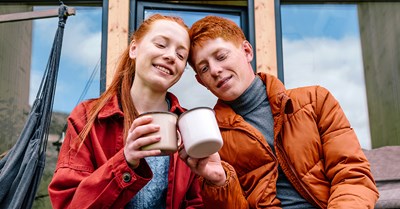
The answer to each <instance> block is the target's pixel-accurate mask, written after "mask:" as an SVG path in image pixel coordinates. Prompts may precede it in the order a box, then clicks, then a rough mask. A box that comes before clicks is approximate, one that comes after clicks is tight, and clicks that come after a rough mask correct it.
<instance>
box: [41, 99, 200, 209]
mask: <svg viewBox="0 0 400 209" xmlns="http://www.w3.org/2000/svg"><path fill="white" fill-rule="evenodd" d="M167 96H168V98H169V99H170V101H171V109H170V111H171V112H174V113H176V114H178V115H179V114H181V113H182V112H184V109H183V108H182V107H181V106H180V105H179V102H178V100H177V98H176V97H175V96H174V95H172V94H171V93H168V94H167ZM92 101H93V100H90V101H86V102H83V103H81V104H79V105H78V106H77V107H76V108H75V109H74V110H73V111H72V113H71V115H70V116H69V118H68V129H67V132H66V136H65V139H64V142H63V145H62V148H61V151H60V154H59V159H58V162H57V166H56V169H55V173H54V176H53V179H52V181H51V183H50V185H49V188H48V189H49V194H50V199H51V202H52V205H53V208H62V209H66V208H79V209H83V208H96V209H99V208H123V207H124V206H125V205H126V204H127V203H128V202H129V201H130V200H131V199H132V198H133V197H134V196H135V194H136V193H137V192H138V191H139V190H140V189H142V188H143V186H145V185H146V183H147V182H149V181H150V180H151V178H152V176H153V174H152V171H151V170H150V167H149V166H148V164H147V163H146V161H145V160H142V161H141V162H140V165H139V167H138V168H136V169H134V170H132V169H131V168H130V167H129V166H128V164H127V162H126V160H125V157H124V154H123V147H124V139H123V117H124V114H123V112H122V111H121V110H120V108H119V104H118V99H117V97H116V96H115V97H113V98H112V99H111V100H110V101H109V102H108V103H107V104H106V105H105V107H104V108H103V109H102V110H101V111H100V113H99V115H98V118H97V120H96V121H95V123H94V125H93V127H92V129H91V130H90V133H89V135H88V137H87V139H86V140H85V141H84V143H83V145H82V146H81V148H80V149H79V151H78V150H77V148H76V147H77V146H76V140H77V136H78V134H79V133H80V132H81V130H82V128H83V127H84V125H85V124H86V122H87V117H88V112H89V110H90V107H91V104H92ZM166 201H167V202H166V206H167V207H166V208H167V209H183V208H188V209H189V208H191V209H194V208H203V203H202V199H201V196H200V188H199V184H198V179H197V177H196V176H195V174H194V173H192V172H191V171H190V169H189V168H188V167H187V166H186V164H185V163H184V162H183V161H182V160H181V159H180V158H179V156H178V155H177V153H175V154H173V155H171V158H170V166H169V174H168V192H167V198H166Z"/></svg>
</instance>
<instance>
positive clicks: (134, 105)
mask: <svg viewBox="0 0 400 209" xmlns="http://www.w3.org/2000/svg"><path fill="white" fill-rule="evenodd" d="M189 44H190V43H189V35H188V28H187V26H186V25H185V24H184V22H183V20H181V19H180V18H176V17H168V16H162V15H154V16H151V17H149V18H148V19H146V20H145V21H144V22H143V23H142V24H141V26H140V27H139V28H138V29H137V31H136V32H135V33H134V34H133V35H132V41H131V42H130V44H129V47H128V48H127V49H126V50H125V51H124V53H123V54H122V55H121V58H120V62H119V65H118V68H117V70H116V72H115V76H114V79H113V81H112V83H111V85H110V86H109V87H108V89H107V90H106V91H105V92H104V93H103V94H102V95H101V96H100V97H99V98H97V99H93V100H88V101H85V102H83V103H81V104H79V105H78V106H77V107H76V108H75V109H74V110H73V111H72V113H71V115H70V116H69V118H68V129H67V133H66V137H65V140H64V142H63V146H62V148H61V151H60V155H59V159H58V162H57V166H56V170H55V173H54V176H53V179H52V181H51V183H50V185H49V194H50V198H51V202H52V204H53V207H54V208H63V209H65V208H143V209H144V208H146V209H149V208H166V209H178V208H202V207H203V203H202V199H201V197H200V188H199V185H198V182H197V178H195V175H194V174H193V173H191V171H190V169H189V168H188V167H187V166H186V164H185V163H184V162H183V161H182V160H181V159H180V158H179V157H178V155H177V153H175V154H171V155H167V156H160V154H161V151H160V150H148V151H142V150H141V149H140V148H141V147H142V146H145V145H148V144H151V143H154V142H157V141H159V140H160V137H157V136H153V137H144V135H146V134H148V133H152V132H155V131H157V130H158V129H159V127H158V126H157V125H152V124H150V122H151V121H152V118H151V117H150V116H146V117H139V118H137V116H138V115H139V114H141V113H143V112H148V111H170V112H174V113H176V114H178V115H179V114H181V113H182V112H183V111H184V109H183V108H182V107H181V106H180V105H179V102H178V100H177V98H176V97H175V96H174V95H173V94H171V93H169V92H167V90H168V89H169V88H170V87H171V86H172V85H174V84H175V83H176V82H177V81H178V80H179V79H180V77H181V75H182V73H183V71H184V69H185V66H186V61H187V57H188V54H189Z"/></svg>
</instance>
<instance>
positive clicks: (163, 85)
mask: <svg viewBox="0 0 400 209" xmlns="http://www.w3.org/2000/svg"><path fill="white" fill-rule="evenodd" d="M189 44H190V40H189V34H188V32H187V31H186V29H185V28H183V27H182V26H180V25H179V24H178V23H176V22H173V21H169V20H157V21H155V22H154V23H153V25H152V26H151V28H150V30H149V31H148V32H147V34H146V35H144V37H143V38H142V40H141V41H140V42H135V41H133V42H132V44H131V46H130V51H129V56H130V57H131V58H132V59H136V66H135V67H136V72H135V83H136V82H137V83H138V84H139V85H141V86H142V87H148V88H150V89H151V90H153V91H167V90H168V89H169V88H170V87H171V86H172V85H174V84H175V83H176V82H177V81H178V80H179V79H180V77H181V76H182V73H183V71H184V69H185V67H186V61H187V58H188V53H189V46H190V45H189Z"/></svg>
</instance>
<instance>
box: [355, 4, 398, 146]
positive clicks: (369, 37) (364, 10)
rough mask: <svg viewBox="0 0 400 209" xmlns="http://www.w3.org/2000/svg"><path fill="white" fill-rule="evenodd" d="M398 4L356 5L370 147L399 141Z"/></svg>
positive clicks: (394, 143) (393, 143) (396, 143)
mask: <svg viewBox="0 0 400 209" xmlns="http://www.w3.org/2000/svg"><path fill="white" fill-rule="evenodd" d="M399 11H400V4H399V3H398V2H395V3H388V2H387V3H379V4H377V3H360V4H359V5H358V14H359V23H360V35H361V45H362V52H363V63H364V74H365V85H366V90H367V100H368V112H369V121H370V130H371V144H372V148H378V147H382V146H388V145H400V57H398V56H399V54H400V39H399V37H400V27H399V22H400V13H399Z"/></svg>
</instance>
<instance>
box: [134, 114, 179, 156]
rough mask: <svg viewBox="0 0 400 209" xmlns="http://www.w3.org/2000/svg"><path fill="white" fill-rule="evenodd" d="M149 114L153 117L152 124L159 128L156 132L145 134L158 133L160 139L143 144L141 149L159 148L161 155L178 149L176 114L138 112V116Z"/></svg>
mask: <svg viewBox="0 0 400 209" xmlns="http://www.w3.org/2000/svg"><path fill="white" fill-rule="evenodd" d="M145 115H150V116H151V117H152V118H153V121H152V122H151V123H152V124H157V125H159V126H160V129H159V130H158V131H157V132H153V133H150V134H147V135H146V136H153V135H160V136H161V140H160V141H158V142H156V143H153V144H149V145H146V146H143V147H142V148H141V149H142V150H156V149H159V150H161V155H168V154H170V153H174V152H176V151H177V150H178V137H177V127H176V122H177V119H178V116H177V115H176V114H174V113H171V112H163V111H158V112H146V113H143V114H140V115H139V117H142V116H145Z"/></svg>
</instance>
